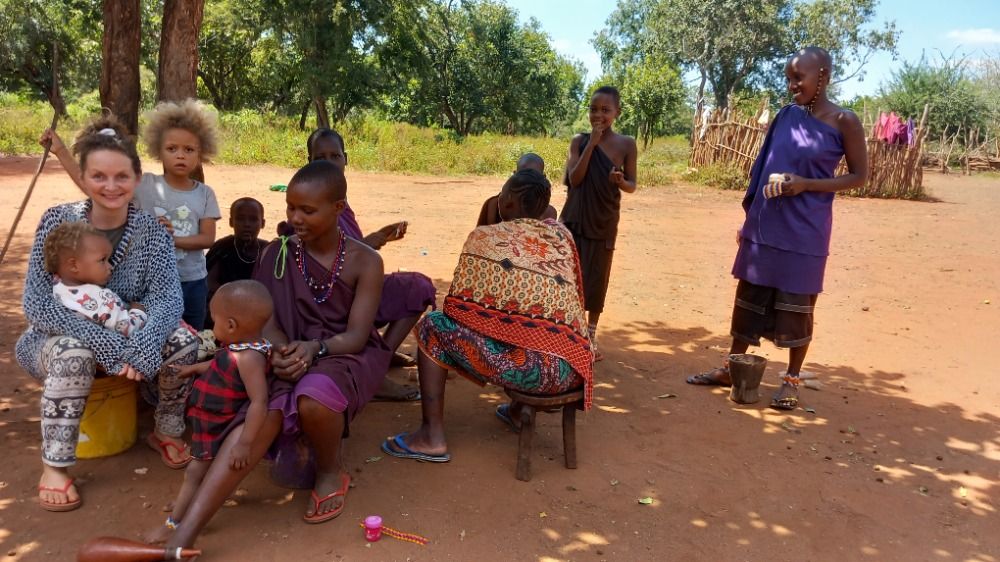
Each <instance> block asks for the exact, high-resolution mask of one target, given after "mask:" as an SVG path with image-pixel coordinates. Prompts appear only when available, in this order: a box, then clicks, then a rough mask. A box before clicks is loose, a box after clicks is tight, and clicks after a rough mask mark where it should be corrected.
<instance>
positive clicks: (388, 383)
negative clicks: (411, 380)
mask: <svg viewBox="0 0 1000 562" xmlns="http://www.w3.org/2000/svg"><path fill="white" fill-rule="evenodd" d="M374 399H375V400H380V401H384V402H413V401H416V400H420V390H419V389H417V388H415V387H412V386H407V385H402V384H399V383H398V382H396V381H394V380H392V379H390V378H389V377H386V378H384V379H382V384H381V385H379V387H378V390H377V391H375V398H374Z"/></svg>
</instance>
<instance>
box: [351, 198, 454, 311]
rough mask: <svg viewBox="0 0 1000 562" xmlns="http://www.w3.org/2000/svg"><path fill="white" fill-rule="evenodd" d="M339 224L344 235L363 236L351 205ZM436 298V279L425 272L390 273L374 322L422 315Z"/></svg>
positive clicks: (383, 282) (383, 287) (359, 238)
mask: <svg viewBox="0 0 1000 562" xmlns="http://www.w3.org/2000/svg"><path fill="white" fill-rule="evenodd" d="M337 224H339V225H340V229H341V230H343V231H344V234H346V235H348V236H350V237H351V238H354V239H355V240H361V239H363V238H364V234H362V232H361V226H359V225H358V219H357V218H356V217H355V215H354V209H352V208H351V205H350V204H347V206H346V207H344V212H343V213H341V214H340V219H339V220H338V223H337ZM436 297H437V291H436V290H435V289H434V282H433V281H431V279H430V277H427V276H426V275H424V274H423V273H416V272H398V273H387V274H386V275H385V279H384V280H383V281H382V301H381V302H380V303H379V305H378V312H377V313H376V314H375V325H376V326H380V327H381V326H384V325H386V324H388V323H389V322H395V321H396V320H402V319H403V318H408V317H410V316H419V315H420V314H423V312H424V311H425V310H427V307H428V306H429V307H431V309H434V308H435V306H436V304H435V299H436Z"/></svg>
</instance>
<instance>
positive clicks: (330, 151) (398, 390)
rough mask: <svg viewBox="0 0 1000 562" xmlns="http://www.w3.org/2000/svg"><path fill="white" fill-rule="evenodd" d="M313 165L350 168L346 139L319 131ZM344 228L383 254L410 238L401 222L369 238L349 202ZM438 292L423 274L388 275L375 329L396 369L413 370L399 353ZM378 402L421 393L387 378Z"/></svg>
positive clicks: (311, 144) (309, 144) (312, 141)
mask: <svg viewBox="0 0 1000 562" xmlns="http://www.w3.org/2000/svg"><path fill="white" fill-rule="evenodd" d="M306 149H307V150H308V153H309V161H310V162H311V161H313V160H327V161H329V162H332V163H333V164H335V165H336V166H337V167H339V168H340V169H342V170H343V169H344V168H345V167H347V152H346V150H345V149H344V139H343V137H341V136H340V134H339V133H337V132H336V131H334V130H331V129H325V128H321V129H316V130H315V131H313V133H312V134H311V135H309V140H307V141H306ZM339 222H340V228H341V229H342V230H343V231H344V233H345V234H346V235H347V236H349V237H350V238H353V239H355V240H358V241H359V242H363V243H364V244H366V245H368V246H369V247H371V248H373V249H375V250H379V249H381V248H382V246H385V245H386V244H387V243H389V242H393V241H395V240H399V239H401V238H403V236H405V235H406V226H407V223H406V222H405V221H403V222H397V223H393V224H389V225H386V226H383V227H382V228H380V229H378V230H376V231H375V232H372V233H371V234H369V235H367V236H365V235H364V233H363V232H362V231H361V226H360V225H359V224H358V220H357V218H356V217H355V215H354V210H353V209H351V205H350V203H348V202H346V201H345V202H344V212H343V213H341V214H340V219H339ZM435 297H436V290H435V288H434V283H433V282H432V281H431V279H430V278H429V277H427V276H426V275H424V274H423V273H418V272H415V271H398V272H394V273H387V274H386V275H385V278H384V282H383V285H382V301H381V303H380V304H379V307H378V312H377V313H376V314H375V325H376V326H377V327H378V328H380V329H382V328H384V330H383V331H382V336H383V338H385V342H386V344H387V345H388V346H389V348H390V349H392V351H393V352H394V355H393V360H392V366H396V367H400V366H402V367H410V366H413V365H415V364H416V362H415V360H414V359H413V358H412V357H410V356H408V355H404V354H402V353H398V352H397V350H398V349H399V346H400V345H401V344H402V343H403V340H404V339H406V336H407V335H408V334H409V333H410V331H411V330H412V329H413V326H415V325H416V323H417V320H419V319H420V316H421V315H422V314H423V313H424V312H425V311H426V310H427V309H428V308H431V309H433V308H434V307H435ZM375 398H376V400H404V401H408V400H418V399H419V398H420V392H419V391H418V390H417V389H415V388H413V387H410V386H404V385H399V384H397V383H395V382H393V381H392V380H391V379H389V378H386V379H385V380H384V381H383V383H382V387H381V388H379V391H378V392H377V393H376V395H375Z"/></svg>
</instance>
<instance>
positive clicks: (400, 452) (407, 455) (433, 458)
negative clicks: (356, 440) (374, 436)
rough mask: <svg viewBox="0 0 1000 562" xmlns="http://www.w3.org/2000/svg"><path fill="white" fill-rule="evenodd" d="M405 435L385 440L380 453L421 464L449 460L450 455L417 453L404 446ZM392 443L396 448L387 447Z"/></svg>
mask: <svg viewBox="0 0 1000 562" xmlns="http://www.w3.org/2000/svg"><path fill="white" fill-rule="evenodd" d="M404 435H406V434H405V433H400V434H399V435H397V436H395V437H392V438H390V439H386V440H385V441H383V442H382V452H383V453H385V454H387V455H389V456H390V457H396V458H397V459H413V460H418V461H423V462H448V461H450V460H451V454H449V453H442V454H440V455H431V454H428V453H421V452H419V451H414V450H413V449H411V448H409V447H407V446H406V443H404V442H403V436H404ZM390 442H391V443H392V444H393V445H395V446H396V448H395V449H394V448H392V447H390V446H389V443H390Z"/></svg>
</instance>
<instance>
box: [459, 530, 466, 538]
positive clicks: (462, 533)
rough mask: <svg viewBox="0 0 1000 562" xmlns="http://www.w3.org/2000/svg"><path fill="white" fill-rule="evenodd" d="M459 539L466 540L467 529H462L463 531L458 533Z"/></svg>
mask: <svg viewBox="0 0 1000 562" xmlns="http://www.w3.org/2000/svg"><path fill="white" fill-rule="evenodd" d="M458 540H460V541H464V540H465V529H462V532H461V533H459V534H458Z"/></svg>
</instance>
